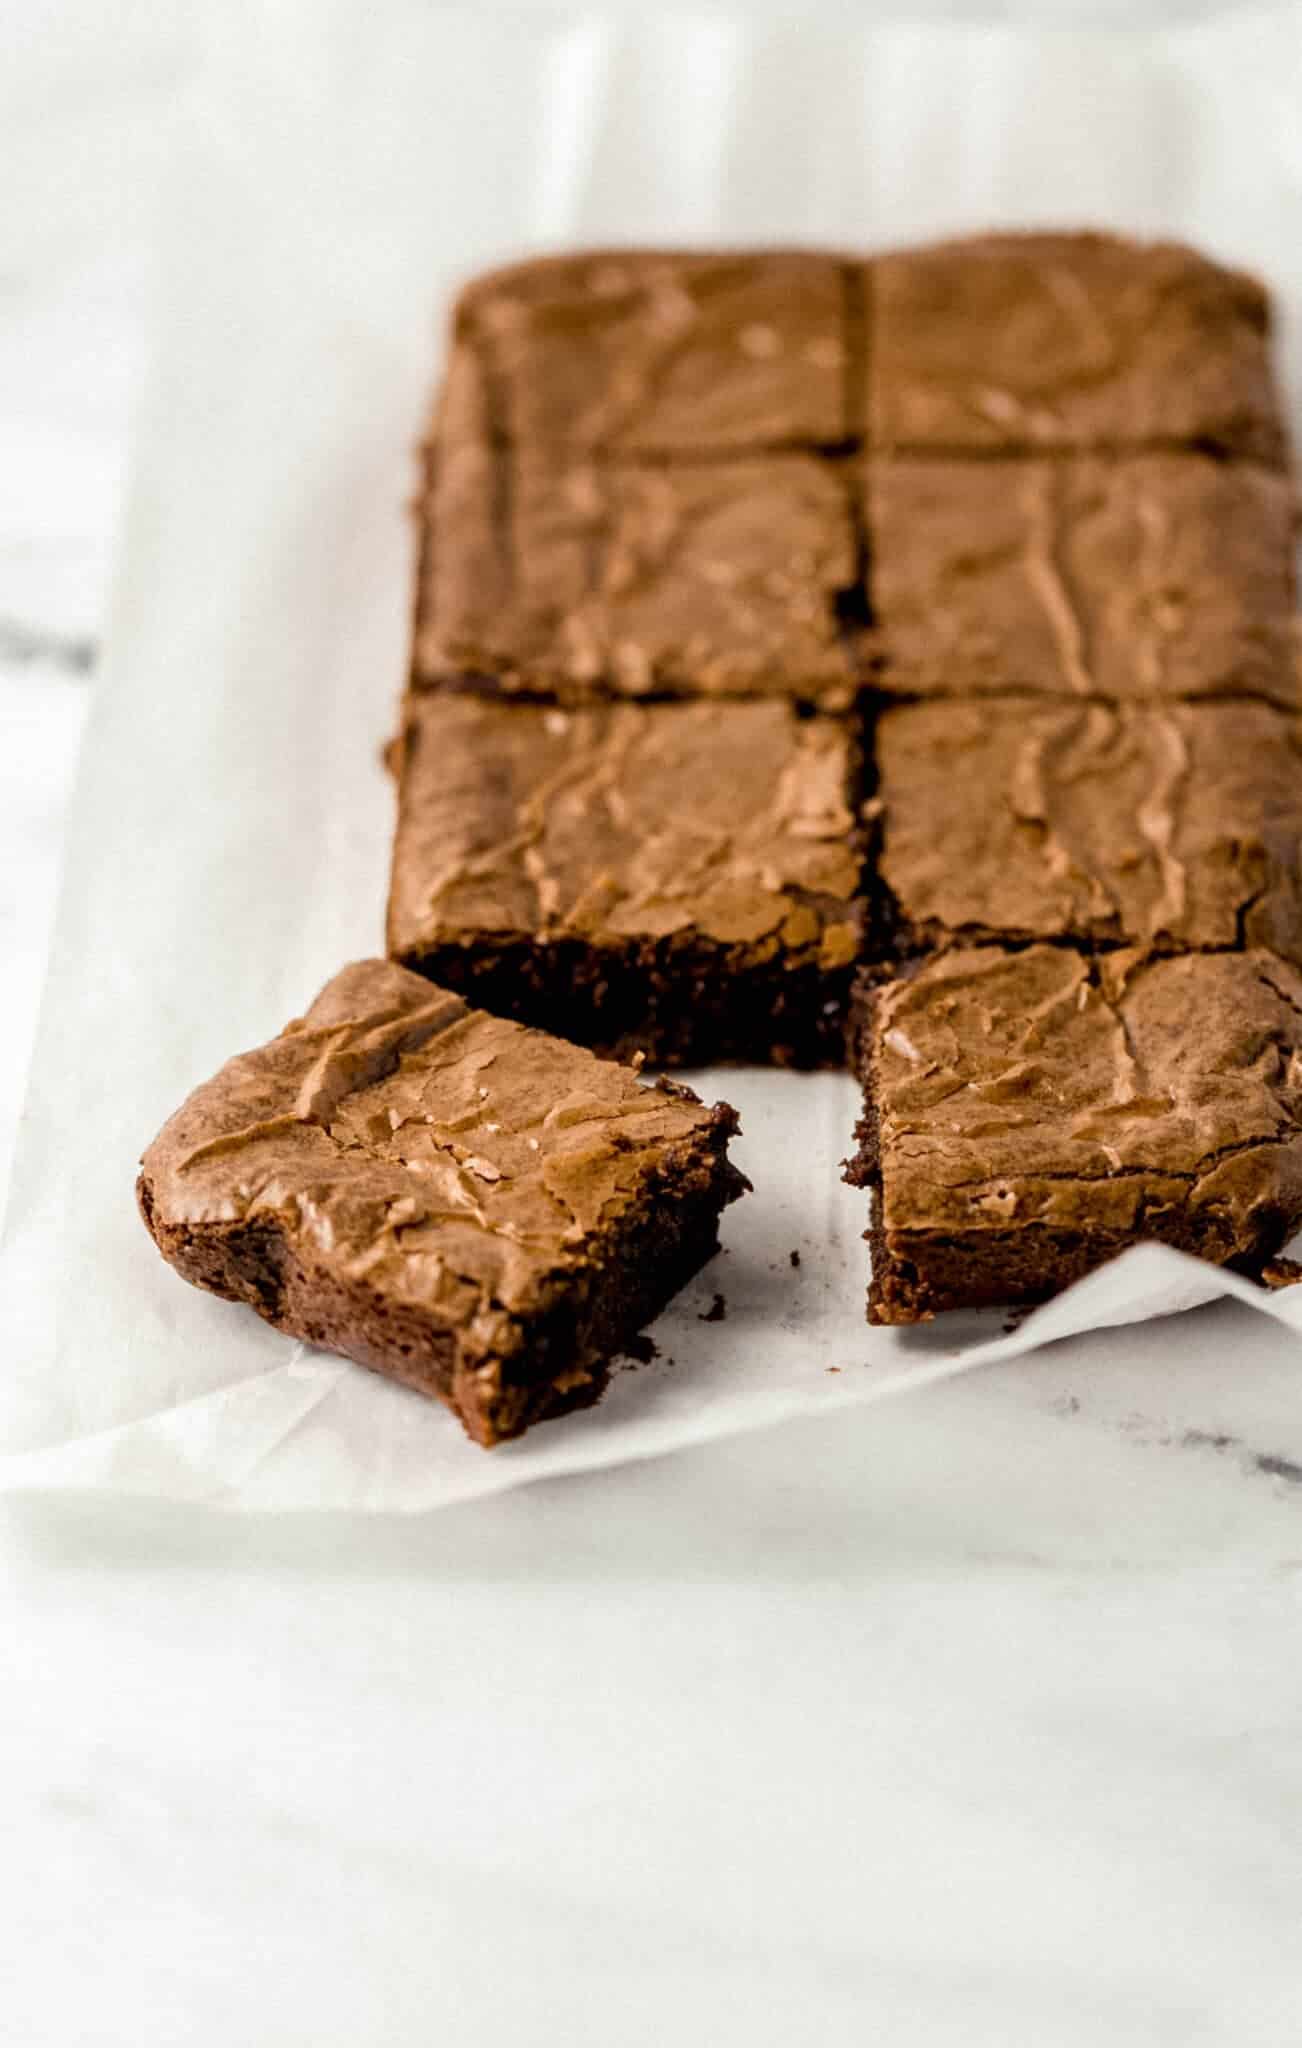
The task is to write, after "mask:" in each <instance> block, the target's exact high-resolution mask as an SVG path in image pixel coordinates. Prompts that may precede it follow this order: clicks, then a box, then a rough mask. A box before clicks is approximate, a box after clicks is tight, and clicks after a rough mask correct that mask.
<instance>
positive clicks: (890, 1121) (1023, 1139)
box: [847, 945, 1302, 1323]
mask: <svg viewBox="0 0 1302 2048" xmlns="http://www.w3.org/2000/svg"><path fill="white" fill-rule="evenodd" d="M858 1000H859V1014H858V1029H857V1033H856V1042H857V1046H858V1057H859V1065H860V1070H861V1075H862V1079H863V1082H864V1089H865V1114H864V1120H863V1123H862V1124H861V1126H860V1132H859V1135H860V1140H861V1143H860V1150H859V1154H858V1156H857V1158H856V1159H855V1160H854V1161H853V1162H852V1163H851V1165H850V1167H849V1169H848V1172H847V1178H848V1179H849V1180H850V1181H851V1182H852V1183H854V1184H856V1185H860V1186H863V1185H870V1186H871V1187H872V1188H873V1190H874V1193H873V1217H872V1225H871V1229H870V1231H869V1233H868V1236H869V1242H870V1244H871V1247H872V1284H871V1287H870V1290H869V1297H868V1301H869V1309H868V1313H869V1320H870V1321H872V1322H878V1323H907V1322H914V1321H917V1320H919V1319H922V1318H926V1317H929V1316H931V1315H932V1314H934V1313H935V1312H936V1311H937V1310H940V1309H949V1308H962V1307H978V1306H982V1305H986V1304H991V1303H997V1302H998V1303H1002V1302H1021V1301H1034V1300H1037V1299H1039V1298H1041V1297H1042V1296H1045V1295H1048V1294H1051V1293H1054V1292H1056V1291H1057V1290H1058V1289H1059V1288H1061V1287H1065V1286H1066V1285H1068V1283H1069V1282H1071V1281H1073V1280H1076V1279H1079V1278H1080V1276H1081V1275H1082V1274H1083V1273H1086V1272H1088V1271H1089V1270H1090V1269H1091V1268H1092V1267H1094V1266H1096V1265H1098V1264H1100V1263H1101V1262H1102V1261H1103V1260H1105V1259H1107V1258H1109V1257H1111V1256H1112V1255H1113V1254H1114V1253H1116V1252H1118V1251H1121V1250H1122V1249H1124V1247H1125V1246H1127V1245H1129V1244H1133V1243H1135V1242H1136V1241H1137V1240H1138V1239H1140V1238H1157V1239H1160V1240H1162V1241H1164V1242H1165V1243H1167V1244H1170V1245H1174V1246H1176V1247H1178V1248H1179V1249H1180V1250H1182V1251H1186V1252H1191V1253H1193V1254H1195V1255H1196V1256H1197V1257H1200V1258H1204V1259H1210V1260H1213V1261H1214V1262H1216V1263H1217V1264H1221V1265H1232V1266H1234V1267H1236V1268H1238V1269H1240V1270H1244V1271H1248V1272H1252V1271H1255V1270H1259V1269H1260V1267H1261V1266H1262V1265H1263V1264H1264V1263H1265V1262H1266V1261H1267V1260H1268V1259H1270V1258H1272V1257H1273V1256H1274V1255H1275V1254H1276V1253H1277V1252H1278V1251H1279V1249H1280V1247H1281V1246H1282V1245H1283V1244H1284V1242H1285V1241H1286V1239H1287V1238H1288V1237H1289V1235H1290V1234H1291V1232H1292V1231H1293V1230H1294V1229H1295V1228H1296V1227H1297V1225H1298V1223H1299V1222H1300V1221H1302V973H1299V971H1298V969H1297V968H1295V967H1292V966H1290V965H1287V964H1286V963H1284V962H1283V961H1280V960H1278V959H1277V958H1276V957H1275V956H1274V955H1273V954H1270V953H1267V952H1265V951H1264V950H1261V949H1254V950H1252V951H1249V952H1246V953H1202V954H1200V953H1188V954H1179V955H1166V956H1161V955H1156V956H1155V955H1151V954H1145V953H1143V952H1141V951H1139V950H1137V949H1128V950H1123V951H1116V952H1110V953H1103V954H1100V955H1097V956H1095V957H1092V958H1091V957H1089V956H1087V955H1085V954H1082V953H1078V952H1076V951H1073V950H1072V949H1070V948H1067V947H1063V946H1046V945H1036V946H1031V947H1028V948H1027V949H1025V950H1024V951H1020V952H1008V951H1004V950H1001V949H999V948H996V947H958V948H955V949H954V950H953V951H951V952H947V953H942V954H939V955H937V956H934V957H933V958H931V959H929V960H928V961H926V962H925V963H924V964H922V965H921V966H920V967H919V968H918V969H917V970H916V972H914V973H912V974H911V975H904V976H901V977H899V978H897V979H895V980H893V981H890V982H887V983H885V984H878V985H873V984H872V983H870V982H869V981H868V980H867V979H865V980H864V982H863V983H862V984H861V987H860V991H859V999H858Z"/></svg>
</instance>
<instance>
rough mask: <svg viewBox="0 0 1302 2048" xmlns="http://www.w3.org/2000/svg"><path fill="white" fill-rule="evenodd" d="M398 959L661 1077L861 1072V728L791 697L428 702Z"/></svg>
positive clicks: (420, 703) (397, 889) (411, 805)
mask: <svg viewBox="0 0 1302 2048" xmlns="http://www.w3.org/2000/svg"><path fill="white" fill-rule="evenodd" d="M400 754H401V761H400V766H399V791H398V829H397V837H396V841H395V846H394V855H393V875H392V883H391V889H390V897H389V921H388V946H389V951H390V953H391V954H393V955H394V957H395V958H397V959H399V960H401V961H402V962H403V963H404V965H406V966H409V967H412V968H416V969H418V970H419V971H420V972H421V973H422V974H428V975H430V976H431V977H432V978H433V979H434V980H436V981H438V982H441V983H442V984H444V985H445V986H447V987H451V988H457V989H461V990H463V991H465V992H466V993H467V994H468V995H470V996H471V997H472V998H473V1000H474V1001H476V1002H481V1003H483V1004H484V1005H485V1007H487V1008H489V1009H492V1010H496V1011H500V1012H501V1013H502V1014H503V1015H505V1016H512V1017H520V1018H523V1019H525V1020H526V1021H527V1022H529V1023H532V1024H538V1025H542V1026H544V1027H545V1028H547V1029H553V1030H557V1031H561V1032H564V1033H565V1035H567V1036H569V1037H572V1038H577V1039H580V1040H582V1041H583V1042H584V1043H587V1044H591V1045H595V1046H598V1047H600V1048H602V1049H604V1050H613V1051H616V1052H618V1053H620V1054H627V1053H631V1052H633V1051H640V1052H644V1053H646V1054H648V1055H649V1056H650V1057H651V1058H653V1059H655V1060H657V1061H664V1062H676V1063H685V1062H702V1061H709V1060H714V1059H722V1058H735V1059H756V1060H762V1061H766V1062H770V1061H772V1062H777V1063H778V1064H784V1065H785V1064H790V1065H797V1066H816V1065H820V1064H824V1063H828V1062H831V1063H835V1064H840V1063H841V1062H842V1060H843V1059H844V1018H845V1008H846V1002H847V998H848V992H849V983H850V975H851V970H852V965H853V962H854V960H855V958H856V955H857V949H858V942H859V934H860V921H861V905H860V898H859V884H860V865H861V857H862V855H861V845H860V836H859V828H858V818H857V801H858V777H859V750H858V745H857V740H856V736H855V733H854V730H853V728H852V727H851V726H850V725H849V724H848V723H846V722H844V721H841V720H838V719H832V718H827V717H823V716H804V715H802V714H801V712H800V711H799V710H798V709H797V708H796V707H794V706H792V705H790V704H785V703H780V702H776V701H772V700H765V701H751V702H726V703H725V702H698V703H693V704H688V703H663V704H624V705H618V704H600V705H590V706H587V707H586V708H583V709H579V710H563V709H561V708H559V707H557V706H554V705H553V706H546V705H539V704H532V703H521V702H507V701H503V700H498V699H492V698H485V697H481V696H478V695H475V694H471V693H459V692H456V691H451V690H445V691H435V692H428V693H420V694H417V695H416V696H414V697H412V698H411V699H410V700H409V705H408V713H407V725H406V729H405V733H404V737H403V741H402V744H401V748H400Z"/></svg>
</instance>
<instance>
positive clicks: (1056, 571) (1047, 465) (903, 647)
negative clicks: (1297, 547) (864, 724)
mask: <svg viewBox="0 0 1302 2048" xmlns="http://www.w3.org/2000/svg"><path fill="white" fill-rule="evenodd" d="M867 494H868V540H869V552H870V558H871V563H872V600H873V611H874V617H875V623H876V635H875V637H876V646H877V652H878V657H879V664H880V672H879V674H878V677H877V681H878V683H879V685H880V687H881V688H882V689H883V690H886V691H888V692H890V693H892V694H895V695H903V696H923V697H927V696H964V695H972V694H974V693H978V692H985V691H1004V690H1028V691H1035V692H1037V693H1039V694H1042V695H1050V696H1064V697H1117V698H1131V699H1140V698H1146V699H1158V698H1174V697H1204V696H1214V695H1220V694H1234V695H1243V694H1255V695H1258V696H1262V697H1269V698H1273V699H1274V700H1275V701H1276V702H1278V703H1281V704H1283V705H1285V706H1286V707H1287V706H1293V705H1296V704H1297V703H1298V701H1299V699H1298V681H1297V675H1296V670H1295V665H1294V659H1293V647H1292V614H1293V609H1294V602H1295V584H1294V533H1293V502H1292V493H1291V489H1290V485H1289V482H1288V480H1287V478H1285V477H1283V476H1277V475H1275V474H1273V473H1272V472H1270V471H1268V470H1264V469H1260V468H1256V467H1253V466H1252V465H1250V464H1226V463H1219V462H1215V461H1213V460H1212V459H1211V458H1209V457H1206V456H1200V455H1194V454H1187V455H1141V456H1130V457H1127V458H1125V459H1121V460H1117V461H1114V462H1103V461H1094V460H1089V459H1082V460H1080V461H1077V460H1074V459H1071V460H1068V459H1055V458H1052V457H1038V458H1037V457H1029V458H1027V459H1025V460H1022V459H1017V460H1011V461H1008V462H1000V463H983V462H949V461H945V460H927V459H925V458H901V459H898V460H895V461H885V460H884V461H881V462H879V463H874V464H871V465H870V466H869V468H868V471H867Z"/></svg>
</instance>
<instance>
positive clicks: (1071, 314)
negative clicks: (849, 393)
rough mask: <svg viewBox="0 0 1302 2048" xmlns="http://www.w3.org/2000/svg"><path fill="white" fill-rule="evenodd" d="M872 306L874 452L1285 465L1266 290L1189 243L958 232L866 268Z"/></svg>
mask: <svg viewBox="0 0 1302 2048" xmlns="http://www.w3.org/2000/svg"><path fill="white" fill-rule="evenodd" d="M871 306H872V319H871V327H870V342H869V348H868V351H867V357H866V360H867V365H868V370H867V375H868V387H869V388H868V415H869V429H870V436H871V439H872V441H873V442H874V444H875V445H876V446H878V447H891V446H895V447H914V448H919V449H924V448H925V449H931V450H933V451H937V450H946V449H949V450H954V451H956V452H957V451H964V452H966V451H972V452H977V453H979V452H982V451H1001V450H1008V449H1016V448H1035V447H1041V448H1044V447H1053V448H1066V449H1076V450H1088V449H1111V448H1121V447H1127V446H1130V447H1133V446H1135V445H1137V444H1143V443H1148V444H1162V443H1165V444H1175V443H1180V444H1196V445H1199V446H1203V447H1208V448H1212V449H1214V450H1216V451H1218V452H1221V453H1229V454H1234V455H1246V456H1252V457H1255V458H1256V459H1258V460H1260V461H1263V462H1268V463H1272V464H1275V465H1282V464H1283V462H1284V460H1285V456H1286V437H1285V431H1284V426H1283V417H1282V411H1281V406H1280V400H1279V395H1278V392H1277V390H1276V388H1275V384H1274V381H1273V378H1272V375H1271V365H1270V354H1269V326H1270V321H1269V304H1268V301H1267V298H1266V294H1265V292H1264V291H1263V290H1262V287H1261V286H1260V284H1258V282H1257V281H1256V279H1255V278H1252V277H1248V276H1245V275H1244V274H1243V273H1242V272H1240V271H1235V270H1226V269H1223V268H1222V267H1221V266H1220V265H1219V264H1217V263H1213V262H1211V261H1209V259H1208V258H1207V257H1205V256H1200V255H1199V254H1198V253H1197V252H1196V251H1195V250H1193V249H1187V248H1183V247H1180V246H1179V245H1177V244H1174V243H1143V242H1133V241H1127V240H1124V239H1122V238H1120V237H1117V236H1113V235H1100V234H996V235H977V236H971V237H968V238H967V239H963V240H957V241H952V242H942V243H939V244H935V245H933V246H932V247H929V248H921V249H907V250H901V251H899V252H898V253H896V254H891V255H886V256H882V257H879V258H878V259H877V260H876V261H875V262H874V263H873V265H872V268H871Z"/></svg>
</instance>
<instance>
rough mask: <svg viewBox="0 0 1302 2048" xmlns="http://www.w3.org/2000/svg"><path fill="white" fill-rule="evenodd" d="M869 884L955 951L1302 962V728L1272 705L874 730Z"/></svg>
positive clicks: (904, 715) (901, 917) (907, 919)
mask: <svg viewBox="0 0 1302 2048" xmlns="http://www.w3.org/2000/svg"><path fill="white" fill-rule="evenodd" d="M875 739H876V758H877V770H878V792H877V804H878V809H879V834H880V847H881V851H880V859H879V873H880V876H881V879H882V880H883V881H884V882H885V884H886V885H887V887H888V888H889V889H890V891H891V894H892V897H893V899H894V905H895V909H896V914H897V928H898V929H900V930H902V931H903V932H904V933H905V934H906V935H907V936H906V941H905V943H906V944H907V946H908V948H909V949H910V950H913V951H920V950H922V949H923V948H925V947H936V946H941V945H947V944H952V943H954V941H955V940H956V939H961V938H966V939H968V940H979V939H982V938H988V939H1008V940H1022V939H1049V938H1075V939H1079V940H1081V941H1082V942H1090V943H1105V944H1116V943H1123V944H1132V945H1152V946H1158V947H1162V948H1165V949H1167V950H1172V949H1175V948H1179V947H1187V948H1194V949H1200V948H1206V947H1234V946H1237V947H1243V946H1244V945H1264V946H1268V947H1270V948H1272V949H1273V950H1274V951H1275V952H1278V953H1282V954H1284V955H1285V956H1286V957H1288V958H1289V959H1292V960H1295V961H1299V962H1302V721H1300V720H1299V719H1298V718H1297V717H1288V716H1286V715H1285V714H1284V713H1282V712H1279V711H1276V710H1275V709H1273V707H1271V706H1270V705H1267V704H1262V703H1257V702H1253V701H1247V702H1244V703H1241V704H1229V703H1224V702H1206V701H1204V702H1201V703H1191V704H1156V705H1146V704H1108V703H1098V702H1091V703H1085V704H1080V705H1075V704H1063V703H1047V702H1045V701H1043V700H1028V699H1026V698H1012V697H989V698H984V699H981V700H979V701H977V702H973V703H952V702H949V701H944V702H941V701H932V702H928V703H919V704H898V705H893V706H890V707H888V708H887V709H886V710H885V711H884V712H883V713H882V715H881V717H880V718H879V720H878V722H877V726H876V733H875Z"/></svg>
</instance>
